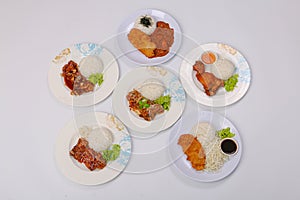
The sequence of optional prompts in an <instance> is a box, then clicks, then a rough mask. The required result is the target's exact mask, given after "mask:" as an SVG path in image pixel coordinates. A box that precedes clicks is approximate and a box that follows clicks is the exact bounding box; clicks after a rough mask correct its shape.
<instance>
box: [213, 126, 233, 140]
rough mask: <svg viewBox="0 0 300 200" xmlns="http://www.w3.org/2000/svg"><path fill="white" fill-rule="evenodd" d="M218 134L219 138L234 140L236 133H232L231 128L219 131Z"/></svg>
mask: <svg viewBox="0 0 300 200" xmlns="http://www.w3.org/2000/svg"><path fill="white" fill-rule="evenodd" d="M217 134H218V136H219V137H220V138H221V139H224V138H232V137H234V136H235V134H234V133H232V132H230V128H229V127H227V128H224V129H222V130H219V131H217Z"/></svg>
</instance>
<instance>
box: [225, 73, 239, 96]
mask: <svg viewBox="0 0 300 200" xmlns="http://www.w3.org/2000/svg"><path fill="white" fill-rule="evenodd" d="M238 77H239V75H238V74H234V75H232V76H231V77H230V78H229V79H228V80H226V81H225V83H224V87H225V90H226V91H227V92H231V91H233V90H234V88H235V86H236V84H237V82H238Z"/></svg>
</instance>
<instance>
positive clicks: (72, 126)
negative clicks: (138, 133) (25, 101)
mask: <svg viewBox="0 0 300 200" xmlns="http://www.w3.org/2000/svg"><path fill="white" fill-rule="evenodd" d="M82 126H96V127H99V126H102V127H105V128H108V129H109V130H110V131H111V132H112V133H113V136H114V140H113V144H119V145H120V146H121V153H120V156H119V157H118V158H117V159H116V160H115V161H111V162H109V163H108V164H107V166H106V167H105V168H103V169H101V170H94V171H90V170H89V169H88V168H86V166H85V165H84V164H81V163H79V162H77V161H76V160H75V159H74V158H73V157H71V156H70V155H69V152H70V150H71V149H72V148H73V146H75V145H76V143H77V141H78V139H79V138H80V135H79V133H78V128H80V127H82ZM130 154H131V137H130V135H129V133H128V131H127V129H126V128H125V126H124V125H123V124H122V123H121V122H120V121H119V120H118V119H117V118H116V117H114V116H113V115H111V114H107V113H102V112H94V113H86V114H83V115H80V116H77V117H76V116H75V119H72V120H71V121H69V122H68V123H67V124H66V126H65V127H64V128H63V129H62V130H61V132H60V134H59V135H58V137H57V140H56V146H55V160H56V163H57V166H58V168H59V170H60V171H61V172H62V174H63V175H64V176H65V177H67V178H68V179H70V180H71V181H74V182H76V183H79V184H83V185H98V184H103V183H106V182H108V181H110V180H112V179H114V178H115V177H117V176H118V175H119V174H120V173H121V172H122V171H123V170H124V168H125V167H126V165H127V163H128V160H129V158H130Z"/></svg>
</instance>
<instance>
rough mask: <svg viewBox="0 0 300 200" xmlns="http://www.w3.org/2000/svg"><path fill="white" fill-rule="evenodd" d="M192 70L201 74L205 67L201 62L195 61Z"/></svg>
mask: <svg viewBox="0 0 300 200" xmlns="http://www.w3.org/2000/svg"><path fill="white" fill-rule="evenodd" d="M193 70H194V71H196V72H197V73H199V74H202V73H204V72H205V66H204V64H203V62H201V61H200V60H197V61H196V62H195V64H194V65H193Z"/></svg>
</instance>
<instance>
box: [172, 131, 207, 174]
mask: <svg viewBox="0 0 300 200" xmlns="http://www.w3.org/2000/svg"><path fill="white" fill-rule="evenodd" d="M178 144H179V145H180V146H181V147H182V150H183V152H184V153H185V154H186V155H187V160H189V161H190V162H191V164H192V167H193V168H194V169H195V170H203V169H204V168H205V162H206V155H205V152H204V149H203V147H202V145H201V143H200V142H199V141H198V140H197V138H196V137H195V136H193V135H191V134H183V135H181V136H180V137H179V139H178Z"/></svg>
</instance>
